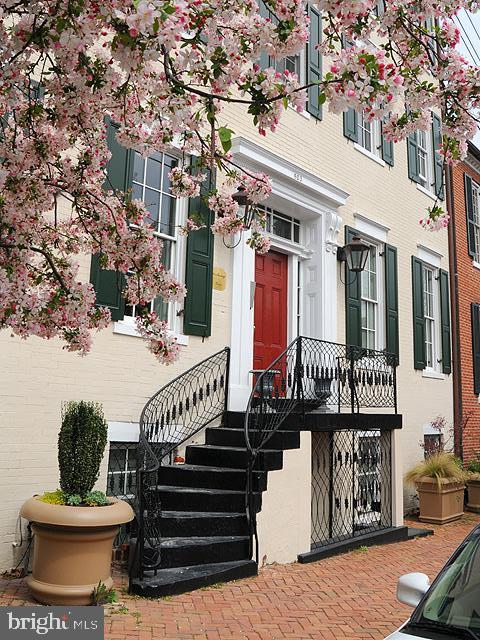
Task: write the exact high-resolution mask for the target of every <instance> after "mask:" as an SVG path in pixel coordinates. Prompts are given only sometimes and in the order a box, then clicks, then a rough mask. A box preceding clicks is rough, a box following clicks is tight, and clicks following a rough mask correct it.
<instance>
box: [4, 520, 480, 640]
mask: <svg viewBox="0 0 480 640" xmlns="http://www.w3.org/2000/svg"><path fill="white" fill-rule="evenodd" d="M477 523H480V516H476V515H473V514H467V515H465V516H464V517H463V519H462V520H461V521H459V522H455V523H451V524H447V525H444V526H443V527H434V529H435V535H434V536H433V537H429V538H422V539H416V540H411V541H408V542H402V543H396V544H392V545H388V546H381V547H371V548H369V549H368V550H358V551H353V552H351V553H347V554H343V555H340V556H336V557H334V558H330V559H327V560H323V561H321V562H316V563H312V564H307V565H300V564H290V565H272V566H269V567H266V568H264V569H262V570H261V571H260V575H259V576H257V577H255V578H247V579H245V580H240V581H238V582H233V583H227V584H224V585H215V586H214V587H208V588H206V589H201V590H199V591H195V592H192V593H187V594H183V595H180V596H173V597H171V598H164V599H160V600H150V599H144V598H138V597H132V596H129V595H127V593H126V589H125V587H126V579H125V576H122V575H121V574H119V575H118V576H117V578H116V580H117V587H118V590H119V599H120V602H119V603H118V604H116V605H114V606H113V607H112V609H110V610H108V609H107V610H106V616H105V629H106V633H105V638H106V640H157V639H159V638H166V639H168V640H173V639H179V640H245V639H247V640H284V639H285V640H286V639H288V638H290V639H295V640H313V639H315V640H337V639H338V640H342V639H344V638H355V639H356V640H382V639H383V638H384V637H385V636H386V635H388V633H390V632H391V631H393V630H394V629H395V628H396V627H398V626H399V625H400V624H401V622H403V621H404V620H405V619H406V618H407V617H408V615H409V612H410V609H409V608H408V607H405V606H403V605H400V604H399V603H398V602H397V601H396V599H395V587H396V582H397V578H398V576H400V575H401V574H403V573H408V572H410V571H422V572H424V573H427V574H428V575H429V576H430V577H431V578H433V577H434V576H435V575H436V573H437V572H438V571H439V569H441V567H442V566H443V564H444V562H445V561H446V560H447V558H448V556H449V555H450V553H451V552H452V551H453V550H454V549H455V548H456V546H457V545H458V544H459V542H460V541H461V540H462V539H463V538H464V537H465V535H467V533H468V532H469V531H471V529H472V528H473V526H474V525H475V524H477ZM12 604H30V601H29V600H28V593H27V590H26V588H25V584H24V582H23V581H22V580H0V605H2V606H7V605H12Z"/></svg>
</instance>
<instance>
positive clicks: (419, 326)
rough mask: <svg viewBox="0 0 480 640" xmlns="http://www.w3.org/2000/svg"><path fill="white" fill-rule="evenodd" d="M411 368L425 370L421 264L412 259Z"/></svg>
mask: <svg viewBox="0 0 480 640" xmlns="http://www.w3.org/2000/svg"><path fill="white" fill-rule="evenodd" d="M412 290H413V305H412V310H413V366H414V368H415V369H425V366H426V361H425V360H426V356H425V313H424V308H423V263H422V261H421V260H419V259H418V258H415V257H412Z"/></svg>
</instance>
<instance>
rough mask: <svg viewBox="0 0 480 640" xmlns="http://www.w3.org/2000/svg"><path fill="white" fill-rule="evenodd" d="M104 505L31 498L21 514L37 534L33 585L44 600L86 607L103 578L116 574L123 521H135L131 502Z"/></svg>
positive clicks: (108, 581) (35, 594)
mask: <svg viewBox="0 0 480 640" xmlns="http://www.w3.org/2000/svg"><path fill="white" fill-rule="evenodd" d="M110 502H111V504H109V505H108V506H105V507H68V506H64V505H57V504H47V503H46V502H41V501H40V500H39V499H38V498H30V499H29V500H27V501H26V502H25V504H24V505H23V506H22V508H21V510H20V514H21V515H22V516H23V517H24V518H26V519H27V520H30V522H31V523H32V530H33V534H34V536H35V538H34V550H33V568H32V575H31V576H30V577H29V578H28V580H27V582H28V586H29V587H30V589H31V592H32V595H33V597H34V598H35V600H38V601H39V602H41V603H42V604H56V605H86V604H90V603H91V595H92V591H93V589H94V587H96V586H97V585H98V582H99V581H100V580H101V581H102V582H103V583H104V584H105V585H106V586H107V588H110V587H111V586H112V584H113V581H112V576H111V570H110V565H111V560H112V546H113V541H114V539H115V536H116V535H117V533H118V529H119V525H120V524H123V523H125V522H130V521H131V520H133V517H134V514H133V511H132V508H131V507H130V505H129V504H127V503H126V502H124V501H123V500H114V499H111V501H110Z"/></svg>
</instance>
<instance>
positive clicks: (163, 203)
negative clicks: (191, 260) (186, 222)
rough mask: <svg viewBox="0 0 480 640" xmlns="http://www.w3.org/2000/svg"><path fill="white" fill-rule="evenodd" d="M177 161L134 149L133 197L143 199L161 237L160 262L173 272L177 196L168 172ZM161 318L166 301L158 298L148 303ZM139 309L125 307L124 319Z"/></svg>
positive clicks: (165, 311)
mask: <svg viewBox="0 0 480 640" xmlns="http://www.w3.org/2000/svg"><path fill="white" fill-rule="evenodd" d="M177 164H178V160H177V158H175V156H173V155H169V154H168V153H154V154H153V155H152V156H150V157H148V158H143V157H142V156H141V155H140V154H139V153H137V152H135V154H134V161H133V181H132V198H133V199H136V200H143V202H144V204H145V207H146V209H147V211H148V212H149V223H150V224H151V225H152V226H153V228H154V229H155V234H156V235H157V236H158V237H159V238H160V239H161V240H162V262H163V264H164V265H165V267H166V269H167V270H168V271H171V272H174V271H175V267H176V265H175V264H174V262H175V254H176V250H175V249H176V243H177V232H176V228H177V199H176V198H175V197H174V196H172V194H171V192H170V179H169V177H168V174H169V172H170V171H171V170H172V169H173V168H174V167H176V166H177ZM149 307H150V310H151V311H155V312H156V313H157V315H158V316H159V317H160V318H161V319H162V320H166V321H168V320H169V309H168V303H166V302H164V300H163V298H161V297H158V298H155V300H152V301H151V302H150V303H149ZM139 311H140V309H139V307H138V306H137V305H133V306H128V305H127V306H126V307H125V316H126V318H127V319H128V318H134V317H136V316H137V315H138V313H139Z"/></svg>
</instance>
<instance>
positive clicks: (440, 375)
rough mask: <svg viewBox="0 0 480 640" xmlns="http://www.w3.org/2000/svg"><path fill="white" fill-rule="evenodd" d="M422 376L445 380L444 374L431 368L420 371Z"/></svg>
mask: <svg viewBox="0 0 480 640" xmlns="http://www.w3.org/2000/svg"><path fill="white" fill-rule="evenodd" d="M422 378H432V379H434V380H445V374H444V373H440V372H439V371H433V369H424V370H423V371H422Z"/></svg>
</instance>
